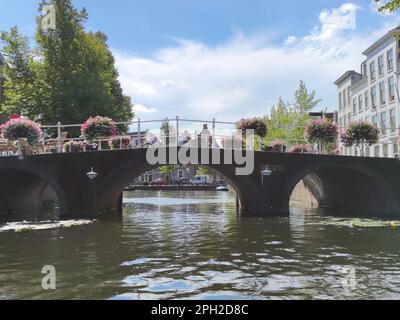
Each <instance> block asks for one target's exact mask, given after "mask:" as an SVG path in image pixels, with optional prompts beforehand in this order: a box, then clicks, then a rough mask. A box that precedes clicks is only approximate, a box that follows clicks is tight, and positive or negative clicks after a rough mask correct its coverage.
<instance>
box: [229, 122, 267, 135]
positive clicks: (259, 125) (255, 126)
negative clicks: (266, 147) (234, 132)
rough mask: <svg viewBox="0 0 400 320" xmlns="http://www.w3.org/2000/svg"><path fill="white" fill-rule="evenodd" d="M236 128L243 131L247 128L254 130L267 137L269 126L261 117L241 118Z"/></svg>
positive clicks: (256, 133) (255, 132)
mask: <svg viewBox="0 0 400 320" xmlns="http://www.w3.org/2000/svg"><path fill="white" fill-rule="evenodd" d="M236 128H237V129H239V130H242V132H243V133H245V132H246V130H254V134H255V135H257V136H259V137H261V138H265V137H266V135H267V133H268V129H267V126H266V125H265V123H264V121H262V119H260V118H250V119H241V120H240V121H239V122H238V123H237V124H236Z"/></svg>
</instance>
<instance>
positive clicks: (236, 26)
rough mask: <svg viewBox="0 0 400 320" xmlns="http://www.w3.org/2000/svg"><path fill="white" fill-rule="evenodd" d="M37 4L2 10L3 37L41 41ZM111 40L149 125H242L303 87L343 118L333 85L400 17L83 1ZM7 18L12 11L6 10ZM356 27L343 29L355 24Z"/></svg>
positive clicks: (297, 8)
mask: <svg viewBox="0 0 400 320" xmlns="http://www.w3.org/2000/svg"><path fill="white" fill-rule="evenodd" d="M37 3H38V1H37V0H0V4H1V6H0V8H3V10H1V11H0V30H7V29H9V28H10V27H11V26H13V25H18V26H19V28H20V30H21V32H22V33H24V34H26V35H28V36H30V37H32V36H33V34H34V31H35V15H36V13H37V11H36V10H37ZM74 4H75V5H76V6H77V7H82V6H85V7H86V8H87V9H88V12H89V21H88V23H87V25H86V27H87V28H88V29H92V30H101V31H103V32H104V33H106V34H107V36H108V39H109V42H108V43H109V46H110V48H111V50H112V51H113V53H114V55H115V57H116V61H117V66H118V69H119V72H120V75H121V78H120V79H121V83H122V85H123V88H124V91H125V93H126V94H129V95H131V96H132V99H133V101H134V103H135V104H136V107H135V110H136V112H137V114H138V116H140V117H142V118H147V119H149V118H157V117H166V116H170V117H173V116H175V115H177V114H179V115H181V116H184V117H195V118H212V117H216V118H219V119H228V120H236V119H238V118H241V117H245V116H252V115H262V114H265V113H266V112H267V110H268V107H269V106H271V105H272V104H274V103H275V102H276V101H277V99H278V98H279V97H280V96H282V97H283V98H284V99H285V100H288V101H289V102H291V101H293V95H294V91H295V89H296V87H297V86H298V82H299V80H301V79H302V80H304V81H305V82H306V84H307V86H308V87H309V88H310V89H315V90H316V91H317V95H318V97H319V98H321V99H323V102H322V103H321V105H320V106H319V108H321V109H325V108H328V109H330V110H332V109H334V107H335V105H336V91H335V87H334V86H333V82H334V81H335V80H336V78H338V77H339V76H340V75H341V73H343V72H344V71H346V70H347V69H356V70H358V68H359V64H360V63H361V61H362V59H363V57H362V55H361V51H362V50H364V49H365V48H366V47H368V46H369V45H370V44H371V43H372V42H373V41H375V40H376V39H377V38H378V37H379V36H381V35H383V33H384V32H386V31H387V30H388V29H390V28H393V27H394V26H396V25H397V24H398V23H399V22H400V20H399V19H398V15H383V14H378V13H377V12H376V10H375V7H374V5H373V1H372V0H363V1H360V0H359V1H339V0H324V1H322V0H307V1H298V0H281V1H266V0H253V1H244V0H230V1H228V0H218V1H215V0H190V1H187V0H169V1H166V0H147V1H135V0H115V1H109V0H95V1H94V0H75V1H74ZM4 8H5V10H4ZM353 14H354V17H355V25H354V26H353V27H351V26H350V27H349V26H347V27H346V26H344V25H343V18H346V17H352V15H353Z"/></svg>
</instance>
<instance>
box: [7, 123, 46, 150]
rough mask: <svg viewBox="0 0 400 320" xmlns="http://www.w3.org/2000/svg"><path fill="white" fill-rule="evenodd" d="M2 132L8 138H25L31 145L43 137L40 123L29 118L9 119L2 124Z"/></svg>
mask: <svg viewBox="0 0 400 320" xmlns="http://www.w3.org/2000/svg"><path fill="white" fill-rule="evenodd" d="M2 132H3V135H4V137H5V138H6V139H9V140H18V139H21V138H24V139H26V140H27V141H28V143H29V145H35V144H37V143H38V142H39V140H40V139H41V137H42V134H43V132H42V129H41V128H40V125H39V124H38V123H36V122H33V121H31V120H29V119H25V118H18V119H11V120H9V121H7V122H6V123H5V124H4V125H3V126H2Z"/></svg>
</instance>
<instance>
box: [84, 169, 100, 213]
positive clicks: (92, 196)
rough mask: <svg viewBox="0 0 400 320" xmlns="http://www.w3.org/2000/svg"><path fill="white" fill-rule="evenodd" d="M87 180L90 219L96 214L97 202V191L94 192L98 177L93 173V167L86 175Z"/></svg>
mask: <svg viewBox="0 0 400 320" xmlns="http://www.w3.org/2000/svg"><path fill="white" fill-rule="evenodd" d="M86 176H87V177H88V179H89V199H88V200H89V210H90V214H91V216H92V217H94V215H95V214H96V212H95V210H96V202H97V194H96V193H97V190H96V179H97V176H98V173H97V172H94V170H93V167H92V168H91V170H90V171H89V172H87V173H86Z"/></svg>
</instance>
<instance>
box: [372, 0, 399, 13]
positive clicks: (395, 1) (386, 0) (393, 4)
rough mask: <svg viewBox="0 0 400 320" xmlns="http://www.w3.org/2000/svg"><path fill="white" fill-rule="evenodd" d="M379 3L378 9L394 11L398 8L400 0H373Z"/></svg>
mask: <svg viewBox="0 0 400 320" xmlns="http://www.w3.org/2000/svg"><path fill="white" fill-rule="evenodd" d="M375 2H377V3H378V5H379V11H380V12H384V11H389V12H394V11H396V10H397V9H398V8H400V0H375Z"/></svg>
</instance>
